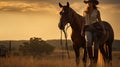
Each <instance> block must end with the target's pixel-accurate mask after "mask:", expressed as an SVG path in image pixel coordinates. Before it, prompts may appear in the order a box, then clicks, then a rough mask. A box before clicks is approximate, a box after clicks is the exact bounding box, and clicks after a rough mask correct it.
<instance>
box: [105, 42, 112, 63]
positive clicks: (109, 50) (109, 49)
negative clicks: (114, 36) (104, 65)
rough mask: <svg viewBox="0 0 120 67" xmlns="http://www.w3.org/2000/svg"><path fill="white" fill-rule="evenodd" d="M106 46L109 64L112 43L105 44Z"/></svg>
mask: <svg viewBox="0 0 120 67" xmlns="http://www.w3.org/2000/svg"><path fill="white" fill-rule="evenodd" d="M106 45H107V46H108V60H109V62H110V61H112V42H106Z"/></svg>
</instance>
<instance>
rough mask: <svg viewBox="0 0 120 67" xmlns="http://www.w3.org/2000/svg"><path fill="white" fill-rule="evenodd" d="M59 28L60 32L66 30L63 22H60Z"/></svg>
mask: <svg viewBox="0 0 120 67" xmlns="http://www.w3.org/2000/svg"><path fill="white" fill-rule="evenodd" d="M58 27H59V29H60V30H64V28H65V27H64V26H63V24H62V23H61V22H59V24H58Z"/></svg>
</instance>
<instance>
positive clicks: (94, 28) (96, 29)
mask: <svg viewBox="0 0 120 67" xmlns="http://www.w3.org/2000/svg"><path fill="white" fill-rule="evenodd" d="M85 31H90V32H94V33H95V32H103V29H102V27H101V25H100V24H99V23H98V22H96V23H93V24H92V25H91V26H90V25H85Z"/></svg>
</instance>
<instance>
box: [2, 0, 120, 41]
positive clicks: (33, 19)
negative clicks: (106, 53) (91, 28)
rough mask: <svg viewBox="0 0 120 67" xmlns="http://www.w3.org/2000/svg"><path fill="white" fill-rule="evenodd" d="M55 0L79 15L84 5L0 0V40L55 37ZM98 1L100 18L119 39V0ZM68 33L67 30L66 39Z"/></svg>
mask: <svg viewBox="0 0 120 67" xmlns="http://www.w3.org/2000/svg"><path fill="white" fill-rule="evenodd" d="M59 2H61V3H62V4H66V2H69V3H70V6H71V7H72V8H73V9H74V10H75V11H76V12H77V13H79V14H80V15H82V12H83V11H84V8H85V7H86V4H84V3H83V0H0V40H28V39H29V38H30V37H41V38H42V39H44V40H47V39H59V38H60V30H59V29H58V22H59V18H60V15H59V12H60V8H59V6H58V3H59ZM99 2H100V4H99V5H98V9H99V10H100V12H101V17H102V20H105V21H108V22H109V23H110V24H111V25H112V27H113V29H114V32H115V39H120V26H119V25H120V0H99ZM70 34H71V31H70V29H69V31H68V36H69V38H70Z"/></svg>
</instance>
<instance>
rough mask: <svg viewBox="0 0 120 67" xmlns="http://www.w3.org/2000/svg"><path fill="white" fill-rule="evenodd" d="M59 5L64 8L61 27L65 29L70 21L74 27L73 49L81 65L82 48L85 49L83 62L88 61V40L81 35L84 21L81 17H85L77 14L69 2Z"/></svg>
mask: <svg viewBox="0 0 120 67" xmlns="http://www.w3.org/2000/svg"><path fill="white" fill-rule="evenodd" d="M59 7H60V8H62V11H61V12H60V15H61V18H60V22H59V25H58V26H59V28H60V29H61V30H64V28H65V26H66V24H67V23H69V24H70V26H71V28H72V34H71V39H72V42H73V49H74V52H75V56H76V64H77V65H79V62H80V51H79V49H80V48H83V49H84V55H83V62H84V63H86V61H87V50H86V42H85V37H84V36H82V35H81V25H82V24H81V23H82V22H83V21H82V20H81V19H83V17H82V16H81V15H79V14H77V13H76V12H75V11H74V10H73V9H72V8H70V5H69V3H68V2H67V5H66V6H63V5H62V4H61V3H59Z"/></svg>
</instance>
